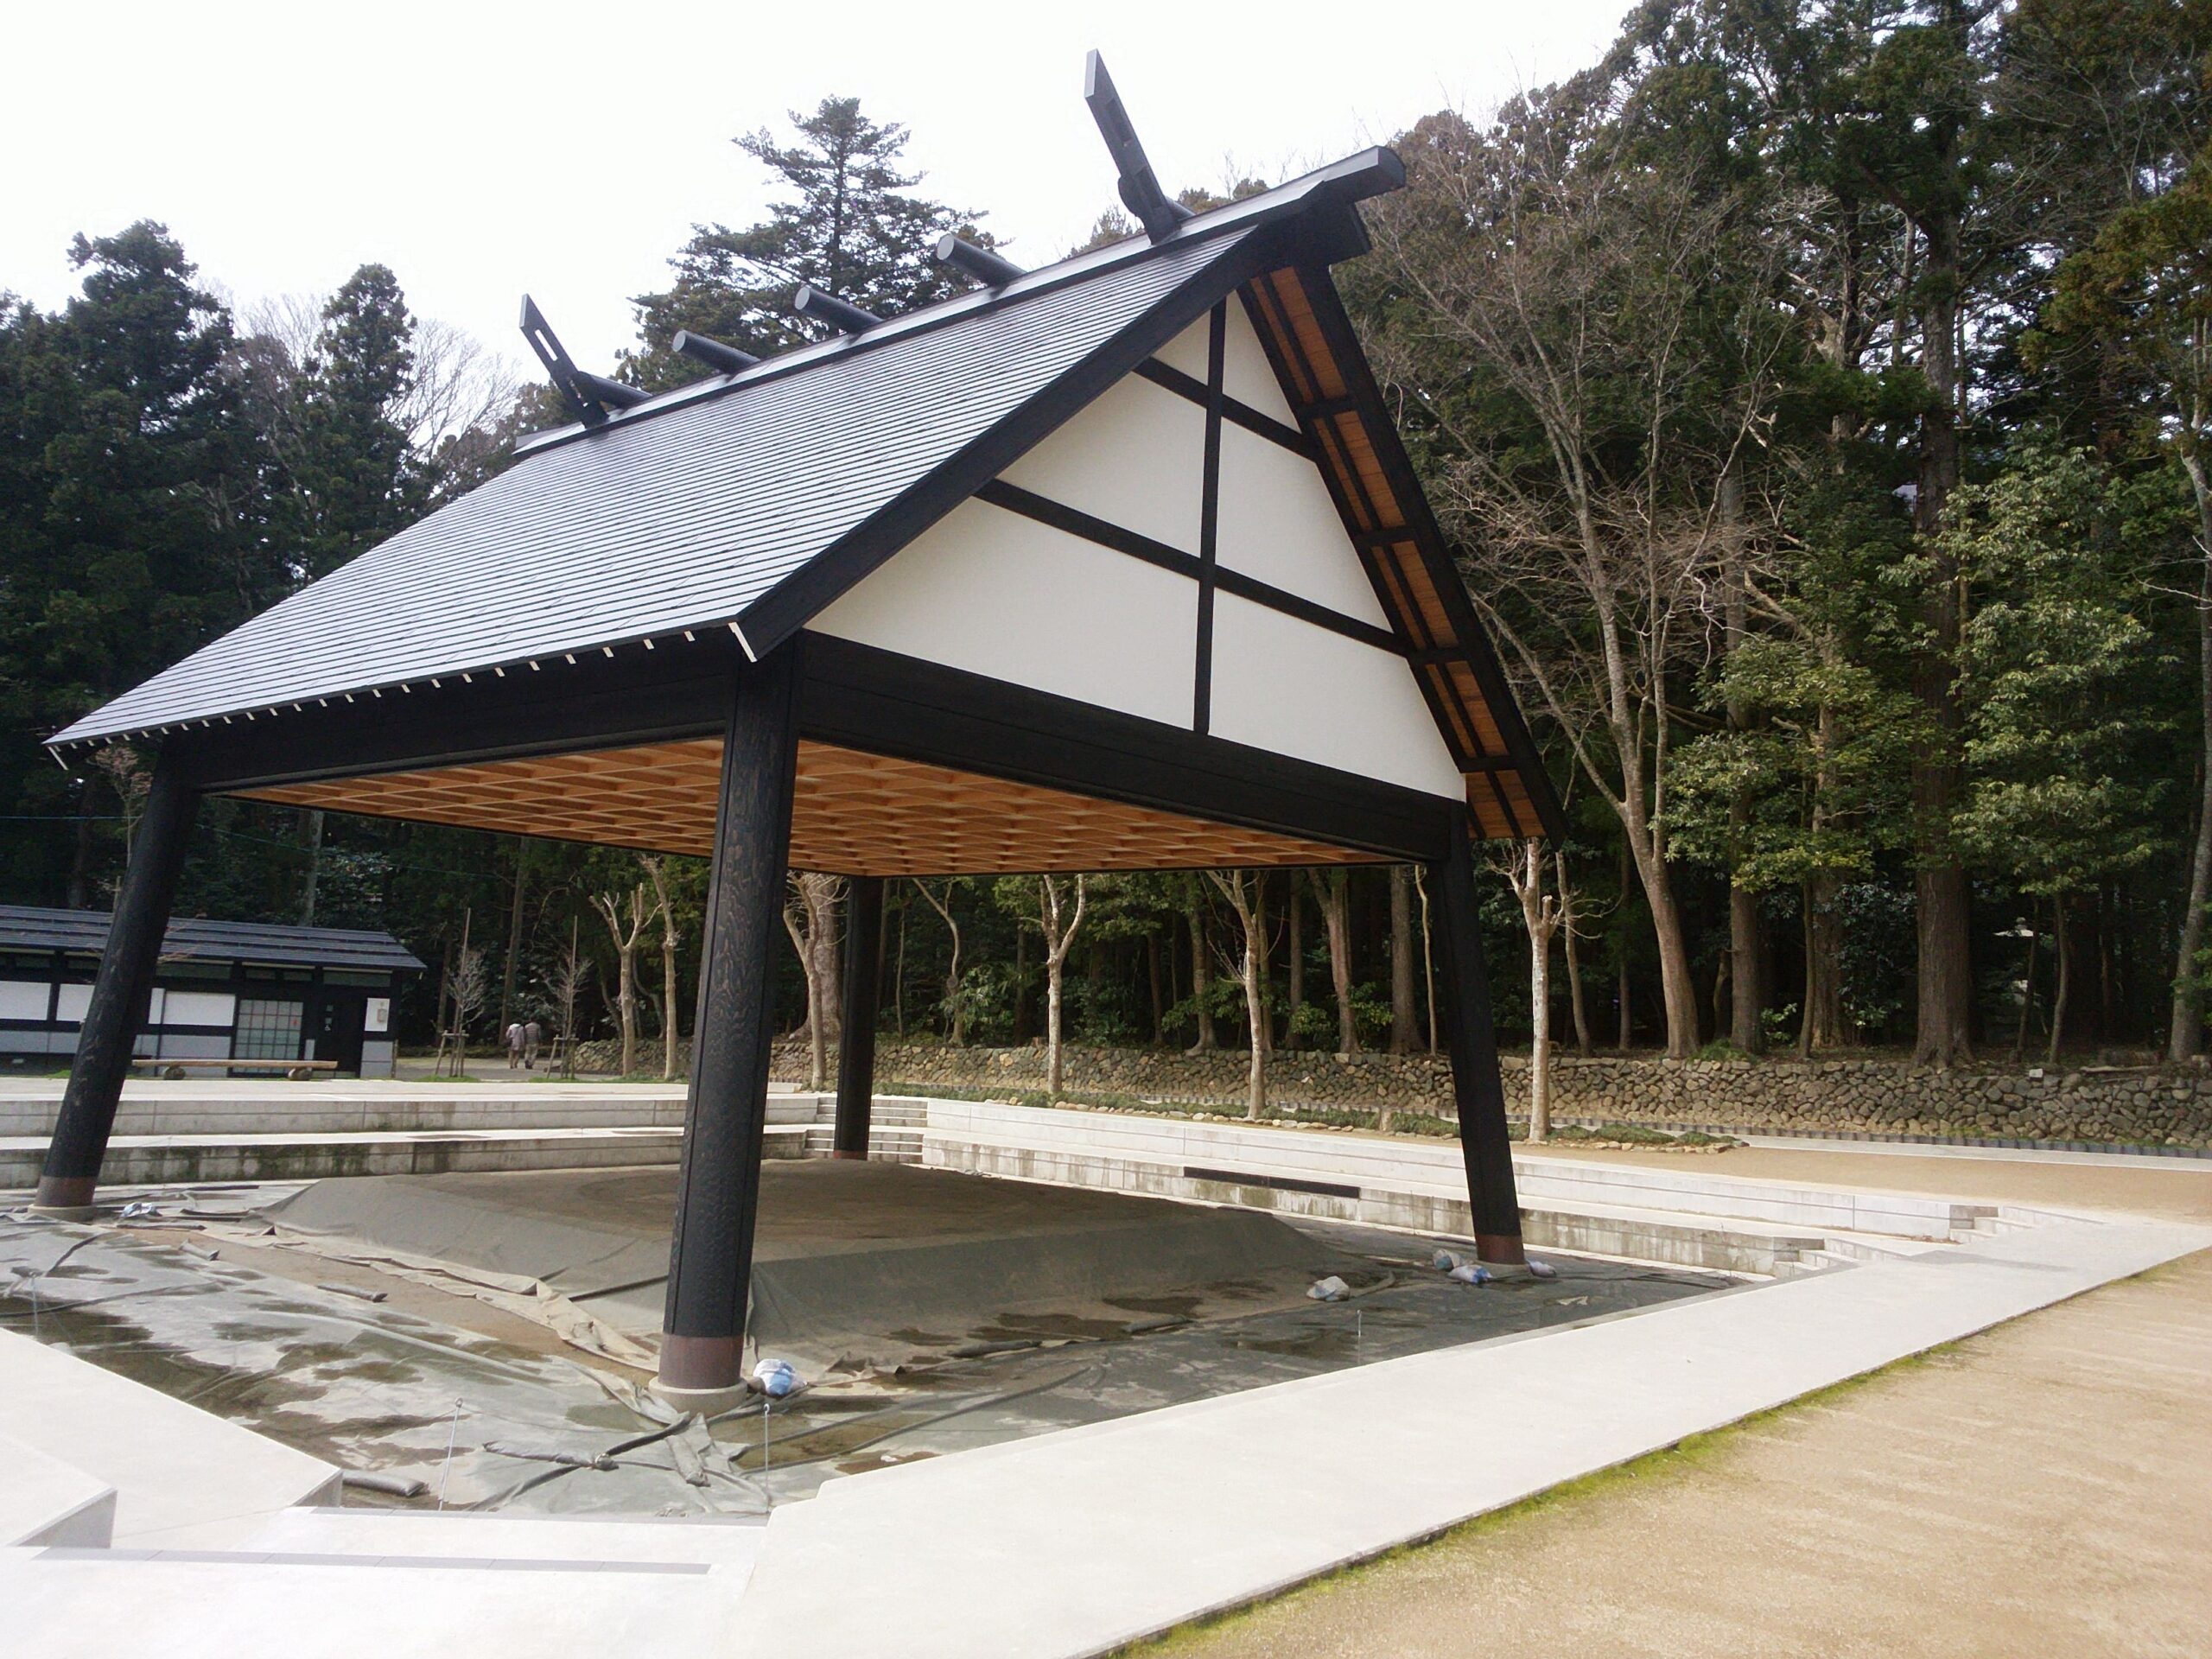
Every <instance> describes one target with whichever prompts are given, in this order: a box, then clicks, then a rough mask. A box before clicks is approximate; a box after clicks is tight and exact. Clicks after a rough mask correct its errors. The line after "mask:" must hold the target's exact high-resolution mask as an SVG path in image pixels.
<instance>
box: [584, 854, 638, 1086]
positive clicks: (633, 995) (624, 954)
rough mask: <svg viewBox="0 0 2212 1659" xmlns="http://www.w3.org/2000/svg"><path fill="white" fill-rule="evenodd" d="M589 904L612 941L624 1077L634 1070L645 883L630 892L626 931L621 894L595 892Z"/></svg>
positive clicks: (636, 1054)
mask: <svg viewBox="0 0 2212 1659" xmlns="http://www.w3.org/2000/svg"><path fill="white" fill-rule="evenodd" d="M591 902H592V908H594V910H596V911H598V912H599V913H600V916H601V918H602V919H603V920H604V921H605V922H606V923H607V936H608V937H609V938H612V939H613V941H614V957H615V963H616V968H617V971H618V974H619V977H618V979H617V980H616V982H615V986H616V988H615V995H614V1010H615V1014H616V1016H617V1017H618V1018H619V1019H620V1020H621V1022H622V1075H623V1076H624V1077H628V1076H630V1075H631V1074H632V1072H634V1071H636V1070H637V1069H638V945H639V941H640V940H642V939H643V938H644V937H645V922H646V918H647V912H646V909H645V883H644V882H642V881H640V882H639V883H638V884H637V885H636V886H634V887H632V888H631V889H630V893H629V925H628V927H627V928H625V927H624V925H623V916H622V912H623V906H622V895H621V894H620V893H594V894H592V896H591Z"/></svg>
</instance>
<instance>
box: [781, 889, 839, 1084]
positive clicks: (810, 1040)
mask: <svg viewBox="0 0 2212 1659" xmlns="http://www.w3.org/2000/svg"><path fill="white" fill-rule="evenodd" d="M818 926H819V923H818V921H817V915H816V912H815V909H814V906H813V904H812V903H811V902H810V894H809V893H808V891H807V887H806V878H805V877H804V876H803V875H797V874H794V875H793V876H792V877H791V885H790V887H788V888H786V889H785V897H784V931H785V932H786V933H788V934H790V935H791V949H792V950H795V951H797V952H798V967H799V973H800V975H801V976H802V977H803V978H804V980H805V981H806V1026H805V1036H806V1086H807V1087H808V1088H809V1089H811V1090H816V1091H817V1092H819V1091H820V1090H824V1089H827V1088H828V1087H829V1039H828V1037H827V1035H826V1034H825V1033H826V1031H827V1028H828V1027H829V1020H828V1019H827V1017H826V1016H825V1014H824V1012H823V986H822V962H821V957H819V955H818V954H817V952H816V950H815V949H814V937H813V936H814V933H815V931H816V930H817V927H818Z"/></svg>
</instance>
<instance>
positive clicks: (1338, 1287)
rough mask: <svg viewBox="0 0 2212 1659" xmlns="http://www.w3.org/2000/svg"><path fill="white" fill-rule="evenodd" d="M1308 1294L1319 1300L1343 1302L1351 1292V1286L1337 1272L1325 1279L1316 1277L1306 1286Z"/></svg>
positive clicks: (1311, 1297) (1314, 1299)
mask: <svg viewBox="0 0 2212 1659" xmlns="http://www.w3.org/2000/svg"><path fill="white" fill-rule="evenodd" d="M1350 1295H1351V1286H1350V1285H1348V1284H1346V1283H1344V1281H1343V1280H1341V1279H1339V1278H1338V1277H1337V1275H1336V1274H1333V1273H1332V1274H1330V1275H1329V1276H1328V1277H1327V1278H1325V1279H1316V1280H1315V1281H1313V1283H1312V1284H1310V1285H1308V1286H1306V1296H1307V1297H1308V1298H1309V1299H1310V1300H1313V1301H1317V1302H1341V1301H1343V1300H1344V1299H1345V1298H1346V1297H1348V1296H1350Z"/></svg>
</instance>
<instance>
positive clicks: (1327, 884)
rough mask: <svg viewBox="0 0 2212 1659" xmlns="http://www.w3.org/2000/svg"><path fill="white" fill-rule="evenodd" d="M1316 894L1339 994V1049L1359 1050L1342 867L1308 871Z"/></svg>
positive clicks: (1347, 886)
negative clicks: (1352, 997)
mask: <svg viewBox="0 0 2212 1659" xmlns="http://www.w3.org/2000/svg"><path fill="white" fill-rule="evenodd" d="M1308 874H1310V875H1311V876H1312V878H1313V897H1314V899H1315V900H1316V901H1317V902H1318V903H1319V905H1320V906H1321V921H1322V925H1323V926H1324V927H1325V929H1326V931H1327V933H1328V937H1329V982H1330V984H1331V985H1332V987H1333V988H1334V989H1335V991H1336V995H1337V1052H1338V1053H1339V1054H1357V1053H1358V1052H1359V1026H1358V1022H1357V1020H1356V1019H1355V1018H1354V1016H1353V1013H1352V1005H1351V883H1350V881H1349V880H1348V879H1347V878H1346V876H1345V874H1344V870H1343V868H1341V867H1339V868H1334V869H1332V870H1330V871H1329V872H1328V874H1326V875H1325V876H1324V875H1323V874H1320V873H1319V871H1312V872H1308Z"/></svg>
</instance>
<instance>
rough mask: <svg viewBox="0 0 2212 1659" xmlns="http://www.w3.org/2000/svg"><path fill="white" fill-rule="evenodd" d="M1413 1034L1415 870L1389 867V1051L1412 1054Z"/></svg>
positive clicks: (1415, 1041)
mask: <svg viewBox="0 0 2212 1659" xmlns="http://www.w3.org/2000/svg"><path fill="white" fill-rule="evenodd" d="M1417 1040H1418V1039H1416V1038H1415V1037H1414V873H1413V867H1412V866H1411V865H1409V864H1393V865H1392V866H1391V867H1390V1052H1392V1053H1393V1054H1410V1053H1412V1052H1414V1047H1415V1046H1416V1045H1417Z"/></svg>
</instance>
